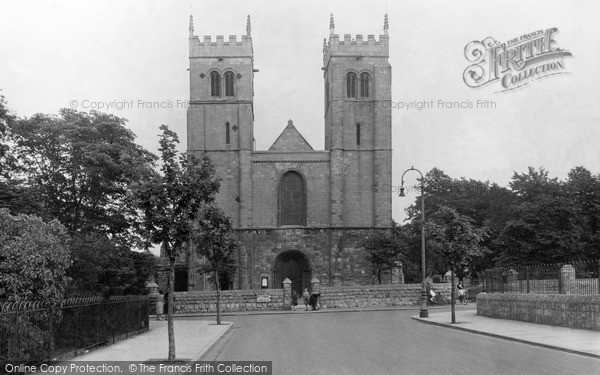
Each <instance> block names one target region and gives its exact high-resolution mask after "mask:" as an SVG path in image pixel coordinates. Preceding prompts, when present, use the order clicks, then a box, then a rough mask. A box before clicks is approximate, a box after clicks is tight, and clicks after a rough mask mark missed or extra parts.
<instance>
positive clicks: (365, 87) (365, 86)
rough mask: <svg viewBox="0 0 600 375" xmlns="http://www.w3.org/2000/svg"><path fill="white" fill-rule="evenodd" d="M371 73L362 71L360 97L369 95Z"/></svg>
mask: <svg viewBox="0 0 600 375" xmlns="http://www.w3.org/2000/svg"><path fill="white" fill-rule="evenodd" d="M369 79H370V77H369V73H362V74H361V75H360V97H361V98H368V97H369Z"/></svg>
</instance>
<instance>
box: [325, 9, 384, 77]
mask: <svg viewBox="0 0 600 375" xmlns="http://www.w3.org/2000/svg"><path fill="white" fill-rule="evenodd" d="M383 31H384V33H383V34H382V35H379V39H376V38H375V35H367V38H366V39H365V38H364V36H363V35H361V34H358V35H356V36H355V38H354V39H353V38H352V35H350V34H344V37H343V39H341V40H340V36H339V35H338V34H336V33H335V27H334V23H333V14H332V15H331V16H330V21H329V41H328V42H327V41H326V40H323V66H324V67H327V64H328V63H329V61H330V59H331V58H332V57H338V56H343V57H348V56H371V57H386V58H387V57H389V55H390V52H389V50H390V49H389V36H388V17H387V14H386V15H385V20H384V26H383Z"/></svg>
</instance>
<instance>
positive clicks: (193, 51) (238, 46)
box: [190, 16, 254, 58]
mask: <svg viewBox="0 0 600 375" xmlns="http://www.w3.org/2000/svg"><path fill="white" fill-rule="evenodd" d="M250 31H251V29H250V16H248V24H247V26H246V35H242V36H241V40H239V41H238V40H237V39H238V37H237V36H236V35H229V37H228V39H227V40H225V37H224V36H223V35H217V37H216V40H214V41H213V40H212V37H211V36H210V35H204V37H203V39H202V40H201V39H200V37H199V36H197V35H194V24H193V18H192V16H190V58H194V57H217V58H218V57H253V55H254V50H253V48H252V36H251V35H250Z"/></svg>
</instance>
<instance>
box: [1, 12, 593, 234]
mask: <svg viewBox="0 0 600 375" xmlns="http://www.w3.org/2000/svg"><path fill="white" fill-rule="evenodd" d="M330 13H333V14H334V17H335V31H336V33H337V34H339V35H340V38H341V37H342V36H343V34H352V35H353V37H354V35H356V34H362V35H365V37H366V35H368V34H374V35H376V38H377V39H379V35H380V34H382V33H383V18H384V14H386V13H387V14H388V15H389V38H390V57H389V62H390V64H391V66H392V102H393V103H395V106H397V107H400V106H402V104H401V103H410V102H413V103H417V102H431V101H433V105H432V106H430V108H423V109H421V110H417V109H415V108H414V107H411V108H410V109H407V108H406V104H404V108H400V109H394V110H392V144H393V175H392V180H393V185H394V186H392V187H391V189H392V190H394V191H396V190H397V187H398V186H399V185H400V178H401V176H402V172H403V171H405V170H406V169H408V168H410V167H411V166H414V167H415V168H417V169H419V170H420V171H422V172H423V173H426V172H427V171H429V170H431V169H432V168H434V167H437V168H439V169H441V170H443V171H444V172H446V173H447V174H448V175H450V176H451V177H454V178H460V177H465V178H473V179H476V180H482V181H490V182H496V183H498V184H499V185H501V186H508V183H509V182H510V180H511V177H512V175H513V173H514V172H518V173H524V172H526V171H527V167H528V166H533V167H535V168H539V167H543V168H545V169H546V170H548V171H549V174H550V176H551V177H558V178H559V179H565V178H566V177H567V173H568V172H569V170H570V169H571V168H574V167H576V166H584V167H586V168H587V169H589V170H590V171H591V172H592V173H593V174H599V173H600V151H599V150H600V148H599V145H600V130H599V129H600V90H599V88H600V85H599V84H600V64H599V63H598V62H599V61H600V47H599V46H600V22H598V19H599V18H600V2H597V1H575V0H572V1H552V0H544V1H540V0H534V1H527V2H524V1H514V0H503V1H495V0H491V1H479V0H476V1H442V0H437V1H416V0H414V1H412V0H411V1H369V2H366V1H361V2H357V1H303V2H296V1H293V2H292V1H278V2H267V1H224V0H220V1H211V0H208V1H189V0H188V1H85V2H82V1H41V0H40V1H28V0H25V1H13V0H8V1H6V0H5V1H2V2H0V90H2V91H0V93H1V94H2V95H4V96H5V98H6V100H7V102H8V106H9V108H10V109H11V110H12V111H13V112H14V113H15V114H17V115H19V116H31V115H33V114H34V113H47V114H57V113H58V111H59V109H61V108H76V109H77V110H80V111H89V110H90V109H100V110H102V111H104V112H109V113H112V114H115V115H117V116H119V117H123V118H126V119H127V120H128V127H129V128H130V129H132V130H133V132H134V133H135V134H136V135H137V136H138V139H137V141H138V143H139V144H141V145H142V146H144V147H145V148H146V149H148V150H150V151H152V152H155V153H157V147H158V137H157V136H158V134H159V126H160V125H161V124H168V125H169V126H170V128H171V129H173V130H175V131H176V132H177V133H178V134H179V136H180V139H181V150H182V151H183V150H185V147H186V139H185V138H186V110H185V107H184V106H182V105H180V103H185V102H186V101H187V100H188V98H189V73H188V71H187V69H188V67H189V60H188V57H189V55H188V24H189V16H190V14H192V15H193V16H194V26H195V34H196V35H199V36H200V38H201V39H202V36H203V35H212V36H213V40H214V39H216V35H225V39H226V40H227V39H228V35H237V36H238V40H240V38H241V37H240V36H241V35H243V34H245V32H246V17H247V15H250V16H251V20H252V38H253V45H254V55H255V60H254V61H255V68H256V69H259V72H258V73H256V74H255V97H254V110H255V122H254V131H255V138H256V149H257V150H266V149H268V148H269V146H270V145H271V144H272V143H273V142H274V141H275V139H276V138H277V136H278V135H279V134H280V132H281V131H282V130H283V129H284V128H285V126H286V125H287V121H288V119H292V120H293V121H294V125H295V126H296V128H297V129H298V130H299V131H300V132H301V133H302V135H303V136H304V137H305V138H306V139H307V141H308V142H309V143H310V144H311V145H312V146H313V148H314V149H317V150H319V149H323V147H324V118H323V116H324V110H323V76H322V71H321V67H322V64H323V58H322V46H323V38H328V37H329V15H330ZM549 28H557V29H558V31H557V32H555V33H554V34H553V39H554V41H555V47H559V48H562V49H564V50H567V51H569V52H571V54H572V56H571V57H566V58H564V60H563V62H564V65H565V66H564V69H563V71H564V72H565V74H560V75H553V76H549V77H546V78H543V79H539V80H536V81H534V82H532V83H531V84H528V85H526V86H524V87H522V88H519V89H516V90H511V91H506V92H499V91H501V89H502V87H501V85H500V84H499V83H498V82H495V83H490V84H489V85H486V86H483V87H479V88H472V87H469V86H467V85H466V84H465V82H464V80H463V72H464V71H465V69H466V68H467V67H468V66H469V65H471V64H472V63H471V62H469V61H467V59H466V58H465V47H466V46H467V44H469V43H470V42H472V41H481V40H483V39H485V38H487V37H493V38H494V39H496V40H497V41H499V42H501V43H503V42H507V41H509V40H512V39H514V38H518V37H520V36H522V35H525V34H529V33H532V32H535V31H537V30H546V29H549ZM478 100H480V101H482V102H486V103H491V102H493V103H494V105H493V107H492V108H477V101H478ZM131 101H133V103H134V105H132V106H129V107H130V108H119V107H118V106H119V103H124V102H131ZM440 101H441V102H443V103H446V102H458V103H459V104H460V103H462V105H463V106H469V104H468V103H471V106H472V108H445V105H440ZM111 103H112V104H111ZM110 105H112V107H110V108H109V107H108V106H110ZM161 107H162V108H161ZM417 177H418V175H417V174H416V173H408V174H407V175H406V178H405V180H406V183H407V184H409V185H410V184H412V185H414V184H416V182H417V180H416V179H417ZM417 194H418V192H417V191H409V193H408V196H407V197H405V198H400V197H397V194H394V195H393V198H392V199H393V218H394V219H395V220H396V221H398V222H402V221H403V220H404V219H405V213H404V208H405V207H407V206H408V205H410V204H412V203H413V202H414V201H415V198H416V195H417Z"/></svg>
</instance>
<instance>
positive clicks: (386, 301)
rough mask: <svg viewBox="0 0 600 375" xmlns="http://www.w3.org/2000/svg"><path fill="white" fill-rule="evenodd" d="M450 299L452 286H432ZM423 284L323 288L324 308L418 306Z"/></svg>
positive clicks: (322, 304)
mask: <svg viewBox="0 0 600 375" xmlns="http://www.w3.org/2000/svg"><path fill="white" fill-rule="evenodd" d="M432 289H434V290H436V291H443V292H444V293H445V294H446V295H447V296H448V298H450V289H451V286H450V284H449V283H448V284H445V283H442V284H432ZM420 299H421V284H395V285H394V284H392V285H363V286H355V287H321V301H320V302H321V306H322V307H324V308H350V309H351V308H364V307H371V306H410V305H418V304H419V301H420Z"/></svg>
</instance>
